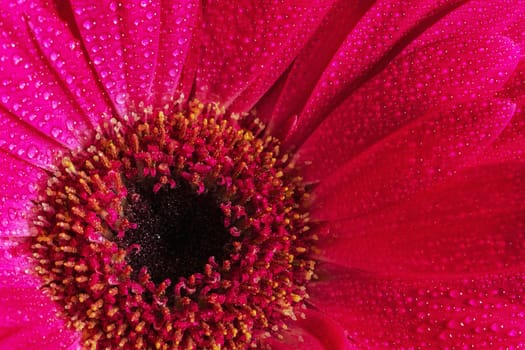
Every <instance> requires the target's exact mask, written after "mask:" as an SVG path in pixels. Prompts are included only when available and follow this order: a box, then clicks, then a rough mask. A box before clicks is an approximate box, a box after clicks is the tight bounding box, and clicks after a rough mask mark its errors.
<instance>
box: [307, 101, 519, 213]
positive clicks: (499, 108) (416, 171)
mask: <svg viewBox="0 0 525 350" xmlns="http://www.w3.org/2000/svg"><path fill="white" fill-rule="evenodd" d="M449 108H450V107H447V108H445V110H436V111H432V112H430V113H429V114H428V115H427V116H425V117H424V118H421V119H419V120H416V121H414V122H413V123H412V124H409V125H407V126H406V127H404V128H402V129H401V130H399V131H397V132H396V133H394V134H392V135H390V136H389V137H387V138H385V139H383V140H382V141H381V142H380V143H378V144H376V145H374V146H373V147H371V148H369V149H368V150H367V151H366V152H364V153H362V154H361V155H360V156H359V157H357V158H355V159H353V160H352V161H350V162H348V163H346V164H345V165H344V166H342V167H341V168H340V169H339V170H338V171H337V172H335V173H334V174H332V175H331V176H329V177H328V178H327V179H325V180H324V181H323V182H322V183H321V184H320V185H319V187H317V188H316V189H315V192H314V195H315V196H316V200H315V202H314V205H315V206H314V207H313V209H312V216H313V217H315V218H317V219H319V220H335V219H345V218H352V217H356V216H357V215H362V214H365V213H370V212H371V211H374V210H377V209H380V208H384V207H385V206H387V205H392V204H395V203H399V202H400V201H402V200H405V199H406V198H408V197H410V196H411V195H414V194H415V193H417V192H418V191H420V190H422V189H424V188H427V187H429V186H431V185H435V184H437V183H439V182H441V181H443V180H444V179H445V178H447V177H450V176H452V175H453V174H454V173H455V172H456V171H457V170H458V169H461V168H463V167H466V166H468V165H469V164H471V163H474V162H475V160H476V158H477V157H479V156H480V155H481V154H482V153H483V151H484V148H486V147H487V146H488V145H490V144H491V143H492V142H493V141H494V140H495V139H496V138H497V136H498V135H499V134H500V132H501V131H502V130H503V129H504V128H505V127H506V126H507V124H508V122H509V120H510V119H511V117H512V116H513V114H514V110H515V108H514V105H513V104H511V103H509V102H506V101H499V100H494V101H489V102H486V101H476V102H472V103H469V104H465V105H463V104H460V105H458V106H455V107H453V108H452V109H449Z"/></svg>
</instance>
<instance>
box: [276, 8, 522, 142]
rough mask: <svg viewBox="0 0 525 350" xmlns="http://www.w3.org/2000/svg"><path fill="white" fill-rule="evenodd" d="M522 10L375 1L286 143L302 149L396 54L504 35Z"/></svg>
mask: <svg viewBox="0 0 525 350" xmlns="http://www.w3.org/2000/svg"><path fill="white" fill-rule="evenodd" d="M524 11H525V3H524V2H523V1H512V0H510V1H509V0H495V1H391V0H387V1H378V2H376V3H375V4H374V6H373V7H372V8H371V10H370V11H368V12H367V13H366V14H365V16H364V17H363V18H362V19H361V20H360V22H359V23H358V25H357V26H356V28H355V29H354V30H353V31H352V32H350V34H349V36H348V37H347V38H346V41H345V42H344V43H343V45H342V46H341V47H340V49H339V51H338V52H337V53H336V54H335V55H334V57H333V58H332V60H331V62H330V64H329V65H328V66H327V68H326V69H325V71H324V72H323V74H322V76H321V78H320V79H319V81H318V82H317V85H316V87H315V89H314V90H313V92H312V93H311V94H310V97H309V99H308V102H307V103H306V105H305V106H304V108H302V111H297V110H296V111H293V112H294V113H297V114H299V116H300V117H299V124H298V127H297V130H298V132H297V134H296V135H294V136H293V137H291V138H290V139H289V140H288V142H289V143H290V144H292V145H299V144H301V143H302V141H303V140H304V137H305V136H307V135H308V134H309V133H310V132H312V131H313V130H314V129H315V128H316V127H317V126H318V125H319V123H320V122H321V121H322V120H323V119H324V118H325V117H326V116H327V115H328V114H329V113H330V112H331V111H332V110H333V109H334V108H335V107H337V106H338V105H340V104H341V103H342V102H343V101H344V100H345V99H346V98H348V96H350V95H351V94H352V93H353V92H354V91H355V90H356V89H357V88H359V87H360V86H361V85H362V84H363V83H365V82H366V81H368V80H370V79H371V78H373V77H374V76H375V75H376V74H378V73H380V72H381V71H382V70H383V69H384V68H385V67H387V66H388V64H389V62H390V61H391V60H392V59H394V58H395V57H396V56H397V55H399V54H402V53H403V52H410V51H416V50H418V49H420V48H421V47H425V46H428V45H429V44H432V43H435V42H439V41H442V40H445V41H446V40H449V39H450V38H453V37H456V38H463V40H465V41H466V42H470V41H474V42H476V41H479V40H480V38H483V37H486V38H490V37H492V36H499V35H503V36H505V35H507V32H508V27H509V26H511V25H512V24H513V22H514V21H516V20H518V21H522V22H523V19H524V18H525V13H524ZM495 13H498V14H501V15H497V16H495V15H494V14H495ZM511 38H514V36H511ZM326 40H328V39H326ZM481 52H482V51H480V53H481ZM491 53H497V51H493V52H491ZM483 55H486V53H484V54H483ZM500 57H501V56H500ZM474 61H475V60H474ZM449 63H450V62H449ZM436 81H437V79H436ZM285 94H286V92H285ZM278 117H280V118H283V117H289V115H286V114H285V115H280V113H278Z"/></svg>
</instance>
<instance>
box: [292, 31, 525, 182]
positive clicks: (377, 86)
mask: <svg viewBox="0 0 525 350" xmlns="http://www.w3.org/2000/svg"><path fill="white" fill-rule="evenodd" d="M518 59H519V48H518V47H516V46H514V45H513V43H512V42H510V41H509V40H508V39H507V38H504V37H499V38H483V39H480V40H468V39H466V38H464V37H457V38H452V39H449V40H444V41H439V42H435V43H432V44H431V45H428V46H425V47H423V48H420V49H418V50H416V51H414V52H411V53H408V54H406V55H404V56H402V57H400V58H398V59H396V60H394V61H393V62H392V63H391V64H390V66H389V67H388V68H387V69H385V70H384V71H383V72H382V73H381V74H379V75H378V76H377V77H375V78H374V79H372V80H371V81H369V82H368V83H367V84H366V85H364V86H363V87H362V88H361V89H360V90H358V91H356V92H355V93H354V94H353V95H352V96H350V98H349V99H348V100H346V101H345V102H344V103H343V104H342V105H341V106H340V107H339V108H338V109H337V110H336V111H335V112H334V113H333V114H332V115H330V116H329V117H327V118H326V119H325V120H324V121H323V123H322V124H321V125H320V126H319V127H318V128H317V129H316V130H315V131H314V132H313V133H312V135H310V137H309V138H308V139H307V141H306V142H305V144H304V145H303V146H302V148H301V149H300V150H299V152H300V154H302V155H304V159H305V160H311V161H313V162H314V164H315V166H312V167H308V168H306V169H305V177H306V178H307V179H318V180H321V179H322V178H324V177H325V176H327V175H329V174H330V173H332V172H334V171H336V170H337V168H338V167H339V166H340V165H341V164H344V163H345V162H347V161H348V160H350V159H352V158H353V157H355V156H356V155H357V154H358V153H359V152H362V151H363V150H365V149H366V148H367V147H370V146H371V145H372V144H374V143H375V142H378V141H379V140H380V139H381V138H383V137H385V136H386V135H389V134H390V133H392V132H394V131H395V130H397V129H399V128H400V127H402V126H403V125H406V124H407V123H409V122H410V121H411V120H413V119H416V118H418V117H421V116H422V115H424V114H425V113H427V112H428V111H430V110H435V109H438V108H445V107H446V106H447V105H450V104H452V103H454V104H458V103H459V102H461V101H465V100H469V99H471V98H473V97H478V98H479V97H482V96H483V97H490V96H491V95H492V94H494V92H495V91H497V90H498V89H501V88H502V86H503V84H504V83H505V82H506V79H507V77H509V76H510V75H511V74H512V71H513V70H514V69H515V67H516V65H517V63H518ZM450 62H454V67H453V69H451V68H450Z"/></svg>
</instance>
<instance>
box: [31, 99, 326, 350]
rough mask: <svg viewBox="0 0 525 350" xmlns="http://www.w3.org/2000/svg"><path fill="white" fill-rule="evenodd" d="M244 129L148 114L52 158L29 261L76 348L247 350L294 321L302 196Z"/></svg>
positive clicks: (303, 232) (302, 295) (303, 230)
mask: <svg viewBox="0 0 525 350" xmlns="http://www.w3.org/2000/svg"><path fill="white" fill-rule="evenodd" d="M245 117H246V119H243V118H245ZM247 117H248V116H240V115H235V114H228V113H226V112H225V111H224V109H222V108H220V107H219V106H217V105H213V104H209V105H203V104H201V103H199V102H197V101H192V102H188V103H185V104H175V105H173V106H171V107H170V108H168V107H166V108H164V109H162V110H157V111H154V110H153V109H152V108H148V109H145V110H143V111H142V112H141V113H133V114H131V115H129V116H127V117H126V118H125V119H126V120H127V121H126V122H125V123H124V122H122V123H121V122H119V121H117V120H116V119H111V120H107V121H106V122H105V123H103V124H102V125H101V128H100V130H98V132H97V134H96V135H94V137H93V140H92V144H90V145H86V147H85V148H84V149H82V150H80V151H79V152H76V153H71V154H66V155H63V156H62V157H61V164H58V165H57V167H56V170H55V171H54V173H53V174H52V175H51V176H50V177H49V179H48V180H47V182H46V183H45V184H43V186H42V191H41V195H40V197H39V198H38V200H37V201H36V206H35V213H34V218H33V226H34V231H35V236H34V242H33V246H32V248H33V257H34V258H35V270H36V271H37V273H38V274H39V275H40V277H41V279H42V287H43V288H44V289H45V290H46V291H47V292H48V294H49V295H50V296H51V297H52V298H53V299H54V300H55V301H56V302H57V303H58V304H59V306H60V307H61V311H62V314H63V316H64V317H65V319H67V320H68V324H69V326H70V327H73V328H75V329H77V330H78V331H80V332H81V333H82V340H83V343H84V345H85V346H86V348H97V349H115V348H124V349H178V348H181V349H194V348H198V349H219V348H227V349H244V348H247V347H250V346H257V339H258V338H261V337H268V336H272V333H275V332H277V331H279V330H280V329H282V328H283V327H285V326H286V322H287V320H288V319H290V318H292V319H294V318H297V317H300V316H301V314H302V306H303V302H304V300H305V299H306V298H307V293H306V285H307V284H308V282H309V280H310V279H311V277H312V275H313V269H314V262H313V261H311V260H310V259H309V258H308V255H309V253H310V250H311V249H312V248H311V247H312V245H313V243H314V241H315V239H316V236H315V234H313V233H311V231H310V230H309V227H308V212H307V210H306V203H307V201H308V193H307V192H306V190H305V187H304V186H303V184H302V180H301V178H300V177H299V176H298V175H297V170H296V169H295V167H294V163H293V162H292V161H291V159H290V157H288V156H287V155H286V154H285V155H281V154H280V151H279V142H278V140H276V139H274V138H272V137H270V136H264V137H261V136H258V135H263V133H262V130H263V129H262V127H261V125H260V123H259V122H257V120H256V119H255V120H253V121H252V122H251V123H250V126H248V127H245V128H243V127H241V126H240V121H243V122H247V120H250V119H249V118H247Z"/></svg>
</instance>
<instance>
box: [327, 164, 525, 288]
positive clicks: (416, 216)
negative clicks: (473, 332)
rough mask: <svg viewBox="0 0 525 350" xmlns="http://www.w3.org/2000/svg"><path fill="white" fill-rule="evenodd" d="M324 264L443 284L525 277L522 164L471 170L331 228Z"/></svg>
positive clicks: (524, 174) (524, 178)
mask: <svg viewBox="0 0 525 350" xmlns="http://www.w3.org/2000/svg"><path fill="white" fill-rule="evenodd" d="M326 225H327V227H328V228H329V230H330V233H331V236H332V237H334V238H333V239H331V240H330V241H324V242H322V243H321V246H320V247H321V248H322V253H321V254H320V259H321V260H324V261H328V262H332V263H335V264H337V265H340V266H346V267H349V268H355V269H362V270H364V271H369V272H376V273H382V274H396V275H400V276H414V275H418V276H421V275H424V276H428V275H431V274H439V276H441V278H444V277H445V276H452V275H465V274H470V273H496V272H501V271H507V272H510V271H518V272H519V271H523V268H524V267H525V261H524V260H523V256H525V244H524V242H525V164H523V163H499V164H490V165H484V166H476V167H474V168H467V169H465V170H463V171H460V172H458V173H457V174H456V175H454V176H453V177H451V178H449V179H448V180H447V181H446V182H445V183H444V184H442V185H440V186H436V187H432V188H431V189H429V190H428V191H425V192H422V193H419V194H418V195H417V196H415V197H413V198H410V199H408V200H405V201H402V202H400V203H398V204H396V205H395V206H393V207H389V208H387V209H385V210H382V211H379V212H376V213H373V214H372V215H365V216H363V217H357V218H355V219H349V220H342V221H336V222H330V223H327V224H326Z"/></svg>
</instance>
